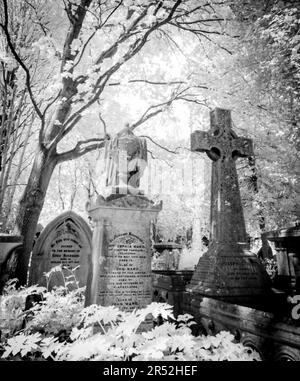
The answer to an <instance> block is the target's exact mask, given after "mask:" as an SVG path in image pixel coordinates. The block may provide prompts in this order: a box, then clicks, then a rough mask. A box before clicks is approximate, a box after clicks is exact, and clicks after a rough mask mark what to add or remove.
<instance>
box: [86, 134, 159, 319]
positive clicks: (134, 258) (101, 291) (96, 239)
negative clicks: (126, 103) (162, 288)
mask: <svg viewBox="0 0 300 381" xmlns="http://www.w3.org/2000/svg"><path fill="white" fill-rule="evenodd" d="M139 140H140V138H138V137H136V136H135V135H134V134H133V133H132V132H130V131H129V130H128V129H125V130H123V131H122V132H121V133H120V134H118V135H117V136H116V137H115V138H114V139H113V140H112V143H111V144H109V145H108V147H106V148H107V150H108V151H107V160H108V163H107V166H106V167H107V168H108V172H107V173H106V176H107V189H106V190H105V191H104V194H105V195H106V197H103V196H99V197H98V199H97V200H96V202H95V203H90V204H89V205H88V212H89V214H90V217H91V218H92V221H93V224H94V231H93V244H92V246H93V249H92V262H91V266H90V272H89V280H90V281H89V283H88V285H87V292H86V305H90V304H94V303H95V304H99V305H103V306H109V305H114V306H116V307H118V308H120V309H121V310H123V311H127V312H130V311H133V310H134V309H136V308H143V307H146V306H147V305H148V304H150V303H151V302H152V279H151V258H152V241H151V226H152V223H153V221H154V220H155V219H156V218H157V214H158V213H159V211H160V210H161V203H158V204H155V203H154V202H152V201H151V200H149V199H148V198H147V197H145V196H144V195H143V192H142V191H141V190H140V188H139V179H140V177H141V174H142V173H143V169H144V168H145V164H146V163H145V162H144V163H142V162H141V161H142V160H144V159H145V154H144V153H145V152H146V151H147V150H146V143H145V142H144V141H142V142H141V141H139ZM111 151H112V152H111ZM143 158H144V159H143ZM116 159H117V160H116ZM111 161H112V162H111Z"/></svg>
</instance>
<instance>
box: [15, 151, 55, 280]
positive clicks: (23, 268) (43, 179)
mask: <svg viewBox="0 0 300 381" xmlns="http://www.w3.org/2000/svg"><path fill="white" fill-rule="evenodd" d="M56 164H57V156H56V154H51V153H50V152H49V151H47V150H44V151H43V150H42V149H41V148H40V147H38V149H37V151H36V155H35V160H34V163H33V166H32V170H31V173H30V176H29V180H28V184H27V186H26V188H25V191H24V193H23V196H22V198H21V200H20V206H19V211H18V216H17V220H16V232H17V233H19V234H21V235H22V236H23V239H24V241H23V253H22V255H21V256H20V257H19V258H18V265H17V269H16V277H17V278H18V279H19V283H20V284H25V283H26V279H27V270H28V265H29V260H30V253H31V250H32V247H33V241H34V237H35V231H36V226H37V223H38V220H39V217H40V213H41V211H42V208H43V205H44V201H45V197H46V192H47V188H48V185H49V182H50V179H51V176H52V173H53V170H54V168H55V166H56Z"/></svg>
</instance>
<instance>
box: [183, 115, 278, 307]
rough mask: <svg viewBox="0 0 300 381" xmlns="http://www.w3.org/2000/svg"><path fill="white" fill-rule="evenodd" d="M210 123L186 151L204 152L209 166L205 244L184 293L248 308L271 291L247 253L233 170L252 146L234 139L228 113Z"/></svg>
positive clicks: (194, 135) (193, 137) (193, 136)
mask: <svg viewBox="0 0 300 381" xmlns="http://www.w3.org/2000/svg"><path fill="white" fill-rule="evenodd" d="M210 121H211V129H210V130H209V131H208V132H204V131H194V132H193V133H192V134H191V150H192V151H198V152H205V153H206V154H207V155H208V156H209V157H210V159H211V160H212V161H213V163H212V180H211V215H210V228H211V231H210V243H209V246H208V250H207V252H206V253H205V254H204V255H202V257H200V259H199V262H198V264H197V267H196V269H195V272H194V274H193V278H192V280H191V283H190V285H189V286H188V288H187V291H190V292H192V293H193V298H194V299H193V300H197V297H198V295H200V296H201V297H202V296H203V295H204V296H207V297H212V298H217V299H218V298H221V299H225V300H228V301H230V302H233V303H246V305H251V303H250V302H249V301H253V300H254V301H255V303H257V301H258V300H259V299H260V298H258V297H263V298H264V297H265V295H266V293H268V292H269V290H270V280H269V278H268V275H267V273H266V271H265V269H264V267H263V266H262V264H261V263H260V262H259V260H258V259H257V256H256V255H255V254H253V253H251V252H250V251H248V242H247V234H246V228H245V221H244V215H243V208H242V203H241V197H240V191H239V184H238V176H237V171H236V165H235V162H236V159H237V158H238V157H248V156H251V155H253V147H252V141H251V139H247V138H242V137H238V136H237V135H236V133H235V132H234V131H233V130H232V127H231V115H230V110H224V109H219V108H217V109H215V110H213V111H212V112H211V113H210ZM253 297H254V298H253ZM195 298H196V299H195ZM247 303H248V304H247ZM249 303H250V304H249ZM253 305H254V304H253Z"/></svg>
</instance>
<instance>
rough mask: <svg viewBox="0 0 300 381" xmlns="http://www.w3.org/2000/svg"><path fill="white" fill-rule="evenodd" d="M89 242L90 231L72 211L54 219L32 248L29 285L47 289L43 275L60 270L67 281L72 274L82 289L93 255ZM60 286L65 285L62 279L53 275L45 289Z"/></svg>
mask: <svg viewBox="0 0 300 381" xmlns="http://www.w3.org/2000/svg"><path fill="white" fill-rule="evenodd" d="M91 241H92V231H91V229H90V227H89V225H88V224H87V222H86V221H85V220H84V219H83V218H82V217H80V216H79V215H77V214H76V213H74V212H72V211H69V212H65V213H62V214H61V215H59V216H58V217H56V218H55V219H54V220H53V221H51V222H50V223H49V224H48V225H47V226H46V227H45V229H44V230H43V231H42V233H41V234H40V236H39V238H38V240H37V241H36V243H35V245H34V248H33V251H32V258H31V265H30V270H29V283H30V284H39V285H42V286H46V284H47V282H46V278H45V276H44V273H47V272H49V271H50V270H51V269H52V268H54V267H57V266H61V267H63V269H64V270H63V271H64V274H65V276H66V277H72V272H73V274H74V275H75V277H76V280H77V281H78V282H79V286H80V287H83V286H85V285H86V283H87V275H88V264H89V261H90V260H89V258H90V256H91V251H92V242H91ZM75 269H76V270H75ZM69 281H70V282H73V281H74V277H72V278H69ZM59 285H64V281H63V278H62V275H61V273H59V272H56V273H55V272H53V274H52V275H51V279H50V283H49V284H48V287H49V288H52V287H53V286H59ZM70 286H71V283H70ZM73 286H75V285H73ZM73 286H72V287H73Z"/></svg>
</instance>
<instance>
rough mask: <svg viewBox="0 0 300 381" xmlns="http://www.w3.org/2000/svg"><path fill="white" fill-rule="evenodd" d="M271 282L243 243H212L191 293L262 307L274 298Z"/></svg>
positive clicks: (203, 257) (189, 288)
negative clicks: (268, 299)
mask: <svg viewBox="0 0 300 381" xmlns="http://www.w3.org/2000/svg"><path fill="white" fill-rule="evenodd" d="M270 286H271V282H270V279H269V277H268V275H267V273H266V271H265V269H264V267H263V266H262V264H261V263H260V261H259V259H258V258H257V256H256V255H255V254H252V253H251V252H250V251H249V250H247V246H246V245H242V244H233V243H232V244H231V243H223V244H221V245H220V244H216V243H215V244H212V245H211V246H210V247H209V250H208V251H207V252H206V253H205V254H204V255H203V256H202V257H201V258H200V259H199V262H198V265H197V268H196V270H195V273H194V275H193V279H192V281H191V283H190V285H189V286H188V289H187V291H189V292H192V293H193V295H194V297H195V295H197V294H198V295H199V296H206V297H211V298H215V299H219V300H224V301H227V302H231V303H238V304H242V305H251V306H254V305H255V307H259V306H260V305H263V304H265V303H266V299H267V298H269V297H270V296H271V290H270Z"/></svg>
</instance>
